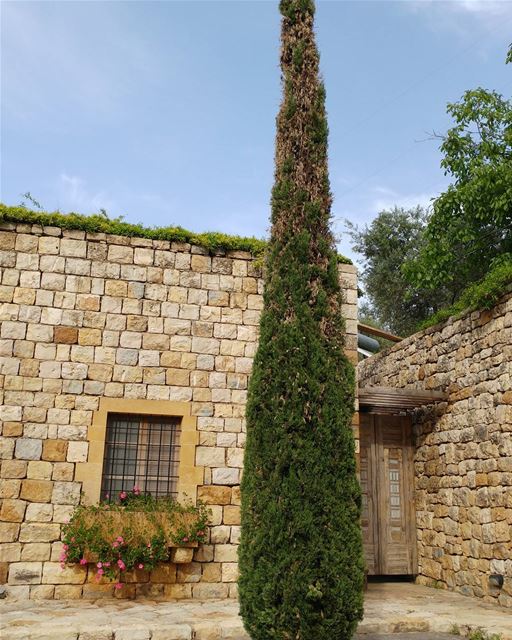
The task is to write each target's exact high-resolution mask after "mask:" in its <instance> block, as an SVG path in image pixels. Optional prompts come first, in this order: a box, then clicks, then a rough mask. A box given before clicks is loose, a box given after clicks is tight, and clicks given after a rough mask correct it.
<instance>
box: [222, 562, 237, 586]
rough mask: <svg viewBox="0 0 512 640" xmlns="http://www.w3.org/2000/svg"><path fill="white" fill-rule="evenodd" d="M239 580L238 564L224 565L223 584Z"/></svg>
mask: <svg viewBox="0 0 512 640" xmlns="http://www.w3.org/2000/svg"><path fill="white" fill-rule="evenodd" d="M237 580H238V562H223V563H222V582H236V581H237Z"/></svg>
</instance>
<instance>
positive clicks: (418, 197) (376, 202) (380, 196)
mask: <svg viewBox="0 0 512 640" xmlns="http://www.w3.org/2000/svg"><path fill="white" fill-rule="evenodd" d="M373 192H374V194H375V195H374V197H373V200H372V202H371V204H370V205H369V208H370V210H371V211H374V212H375V214H377V213H378V212H379V211H383V210H385V209H386V210H389V209H392V208H393V207H403V208H404V209H411V208H413V207H416V206H418V205H419V206H420V207H424V208H425V209H427V208H428V207H430V206H431V204H432V198H433V197H435V194H433V193H398V192H396V191H394V190H393V189H389V188H388V187H375V189H373Z"/></svg>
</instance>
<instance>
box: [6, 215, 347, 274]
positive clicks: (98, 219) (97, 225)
mask: <svg viewBox="0 0 512 640" xmlns="http://www.w3.org/2000/svg"><path fill="white" fill-rule="evenodd" d="M0 222H13V223H19V224H39V225H42V226H48V227H60V228H61V229H75V230H80V231H89V232H91V233H110V234H114V235H118V236H129V237H132V238H150V239H152V240H170V241H172V242H187V243H189V244H193V245H196V246H199V247H203V248H204V249H206V250H208V251H209V252H210V253H215V252H217V251H247V252H249V253H251V254H252V255H253V256H255V257H258V256H261V255H262V254H263V253H264V251H265V249H266V247H267V242H266V241H265V240H261V239H258V238H254V237H243V236H232V235H228V234H226V233H220V232H217V231H207V232H205V233H194V232H193V231H188V230H187V229H183V227H174V226H169V227H146V226H144V225H142V224H140V223H139V224H131V223H129V222H125V221H124V220H123V219H122V218H113V219H112V218H108V217H107V216H105V215H103V214H99V213H96V214H92V215H83V214H79V213H60V212H59V211H55V212H53V213H48V212H46V211H33V210H31V209H27V208H26V207H21V206H8V205H5V204H2V203H0ZM338 262H340V263H343V264H352V261H351V260H350V259H349V258H346V257H345V256H342V255H338Z"/></svg>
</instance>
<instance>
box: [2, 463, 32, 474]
mask: <svg viewBox="0 0 512 640" xmlns="http://www.w3.org/2000/svg"><path fill="white" fill-rule="evenodd" d="M27 464H28V463H27V462H25V461H24V460H3V461H2V466H1V471H0V477H2V478H24V477H25V476H26V475H27Z"/></svg>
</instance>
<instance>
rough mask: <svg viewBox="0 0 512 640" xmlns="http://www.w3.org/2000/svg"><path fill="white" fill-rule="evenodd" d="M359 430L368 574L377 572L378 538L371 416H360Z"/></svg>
mask: <svg viewBox="0 0 512 640" xmlns="http://www.w3.org/2000/svg"><path fill="white" fill-rule="evenodd" d="M361 424H362V425H364V428H362V429H361V430H360V477H361V492H362V510H361V527H362V530H363V546H364V554H365V558H366V566H367V568H368V573H369V575H372V576H373V575H377V574H378V538H377V528H376V525H377V522H378V519H377V515H376V513H375V506H376V504H375V496H376V488H377V479H376V477H375V469H376V466H375V460H374V458H375V430H374V424H373V419H372V416H367V415H366V416H364V415H363V416H361Z"/></svg>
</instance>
